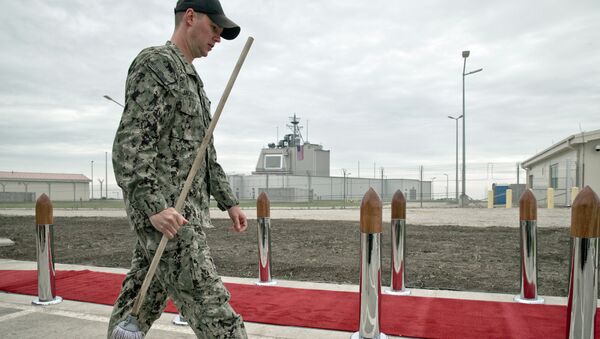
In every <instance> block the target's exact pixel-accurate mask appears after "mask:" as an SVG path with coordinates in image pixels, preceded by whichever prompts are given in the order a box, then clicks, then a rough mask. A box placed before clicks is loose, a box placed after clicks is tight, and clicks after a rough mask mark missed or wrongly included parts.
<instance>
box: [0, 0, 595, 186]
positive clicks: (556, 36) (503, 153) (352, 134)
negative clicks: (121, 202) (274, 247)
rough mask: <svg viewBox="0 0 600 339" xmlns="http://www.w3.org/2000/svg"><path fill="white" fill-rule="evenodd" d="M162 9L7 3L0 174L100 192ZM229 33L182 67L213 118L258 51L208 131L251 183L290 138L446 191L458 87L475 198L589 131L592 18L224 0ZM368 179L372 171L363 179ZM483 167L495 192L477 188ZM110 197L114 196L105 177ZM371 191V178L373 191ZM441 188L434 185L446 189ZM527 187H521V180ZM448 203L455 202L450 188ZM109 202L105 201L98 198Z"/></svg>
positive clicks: (450, 5) (349, 164) (363, 170)
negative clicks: (67, 179)
mask: <svg viewBox="0 0 600 339" xmlns="http://www.w3.org/2000/svg"><path fill="white" fill-rule="evenodd" d="M174 4H175V1H165V0H155V1H116V0H114V1H113V0H103V1H95V2H90V1H83V0H81V1H75V0H72V1H58V0H57V1H35V0H30V1H17V0H9V1H3V2H2V4H1V5H0V6H1V8H2V10H1V11H0V28H1V29H0V44H1V45H2V46H3V48H2V53H1V54H0V76H1V80H2V81H0V115H1V119H0V131H1V132H0V170H8V171H10V170H14V171H31V172H63V173H83V174H85V175H87V176H90V162H91V161H92V160H93V161H94V163H95V164H96V165H95V171H94V179H97V178H104V154H105V152H107V151H108V152H110V149H111V145H112V139H113V137H114V132H115V130H116V127H117V124H118V122H119V119H120V113H121V108H120V107H119V106H117V105H116V104H114V103H112V102H109V101H107V100H105V99H104V98H103V97H102V96H103V95H105V94H107V95H110V96H112V97H113V98H114V99H115V100H117V101H119V102H123V101H124V98H123V91H124V82H125V77H126V73H127V69H128V67H129V64H130V62H131V60H132V59H133V58H134V57H135V56H136V54H137V53H138V52H139V51H140V50H141V49H143V48H145V47H148V46H152V45H160V44H164V43H165V41H166V40H168V39H169V38H170V36H171V33H172V29H173V14H172V11H173V7H174ZM222 4H223V7H224V9H225V11H226V13H227V15H228V16H229V17H230V18H232V19H233V20H234V21H236V22H237V23H238V24H240V26H241V27H242V33H241V34H240V37H239V38H238V39H236V40H234V41H231V42H230V41H223V42H222V43H221V44H220V45H218V46H217V48H215V50H213V51H212V52H211V54H210V55H209V57H208V58H206V59H204V58H203V59H198V60H196V61H195V62H194V64H195V66H196V68H197V70H198V72H199V73H200V75H201V77H202V79H203V81H204V83H205V86H206V89H207V92H208V95H209V97H210V98H211V100H212V102H213V110H214V109H215V108H216V106H217V103H218V101H219V98H220V96H221V93H222V91H223V89H224V87H225V84H226V82H227V79H228V77H229V75H230V73H231V70H232V69H233V66H234V64H235V62H236V60H237V57H238V55H239V53H240V51H241V48H242V46H243V45H244V43H245V40H246V38H247V37H248V36H253V37H254V38H255V43H254V45H253V47H252V49H251V51H250V54H249V56H248V59H247V61H246V63H245V65H244V66H243V68H242V71H241V73H240V76H239V77H238V81H237V82H236V84H235V86H234V88H233V92H232V94H231V96H230V98H229V101H228V103H227V105H226V106H225V111H224V112H223V115H222V117H221V120H220V121H219V126H218V127H217V129H216V132H215V133H216V135H215V142H216V147H217V150H218V153H219V159H220V162H221V164H222V165H223V167H224V168H225V170H226V171H227V172H229V173H248V174H249V173H250V172H251V171H253V170H254V169H255V166H256V162H257V160H258V155H259V152H260V149H261V148H262V147H265V146H266V145H267V143H269V142H275V139H276V137H277V128H278V129H279V137H280V138H281V137H282V135H283V134H284V133H287V128H286V127H285V125H286V123H288V118H289V117H290V116H291V115H293V114H294V113H296V114H297V115H298V116H300V118H301V119H302V120H301V121H302V124H303V125H304V126H305V129H304V130H303V133H304V137H305V139H306V137H307V135H306V134H307V133H306V132H307V130H306V125H307V124H306V122H307V120H308V139H309V141H310V142H313V143H321V144H323V146H324V147H325V149H329V150H331V167H332V169H331V174H332V175H335V176H339V175H341V169H342V168H346V169H349V170H350V171H351V172H352V176H357V175H358V174H359V169H358V163H359V162H360V176H361V177H364V176H371V177H372V176H373V172H374V170H373V167H374V166H375V167H376V168H377V171H379V168H380V167H384V172H385V175H386V176H388V177H395V178H417V175H418V171H417V169H418V166H419V165H421V164H422V165H424V166H425V172H426V174H425V178H426V179H427V180H429V179H430V178H431V177H436V178H437V179H436V186H435V189H436V191H438V192H439V191H442V190H445V176H444V175H443V173H447V174H448V175H449V177H450V180H453V179H454V164H455V163H454V159H455V123H454V121H452V120H450V119H448V118H447V116H448V115H454V116H457V115H460V114H461V110H462V96H461V93H462V76H461V72H462V66H463V59H462V57H461V51H463V50H470V51H471V56H470V57H469V58H468V59H467V71H471V70H475V69H477V68H483V71H482V72H479V73H476V74H473V75H469V76H467V77H466V115H467V120H466V123H467V130H466V132H467V162H468V163H467V169H468V177H469V186H468V190H470V191H471V192H469V194H470V195H472V196H476V197H480V196H483V192H484V189H485V186H486V185H487V184H489V183H491V182H515V181H516V162H519V161H523V160H525V159H527V158H529V157H531V156H532V155H534V154H535V153H536V152H537V151H541V150H543V149H545V148H547V147H549V146H550V145H551V144H552V143H553V142H557V141H559V140H561V139H563V138H565V137H567V136H568V135H571V134H574V133H578V132H580V126H581V129H582V130H586V131H589V130H594V129H598V128H600V119H599V117H600V68H599V67H598V64H599V62H600V48H599V46H598V42H599V41H600V2H598V1H592V0H589V1H569V2H568V1H548V0H543V1H542V0H534V1H525V2H524V1H516V0H509V1H495V2H475V1H451V2H448V1H420V2H418V4H417V2H407V1H378V0H375V1H356V0H339V1H332V0H328V1H322V0H321V1H316V0H314V1H293V2H292V1H281V0H262V1H242V0H236V1H231V0H222ZM374 164H375V165H374ZM491 168H493V175H492V173H490V172H491V171H492V170H491ZM108 172H109V182H110V184H111V185H114V178H113V176H112V168H111V167H110V163H109V168H108ZM378 175H379V174H378ZM442 178H444V179H443V180H442ZM523 178H524V176H522V178H521V180H523ZM450 187H451V188H450V189H451V191H452V188H453V185H452V184H451V185H450ZM111 188H112V187H111Z"/></svg>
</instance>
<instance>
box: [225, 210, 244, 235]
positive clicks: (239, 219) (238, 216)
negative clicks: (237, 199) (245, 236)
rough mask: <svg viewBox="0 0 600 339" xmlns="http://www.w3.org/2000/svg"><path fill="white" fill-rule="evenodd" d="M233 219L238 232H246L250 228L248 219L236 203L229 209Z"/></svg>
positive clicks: (234, 227)
mask: <svg viewBox="0 0 600 339" xmlns="http://www.w3.org/2000/svg"><path fill="white" fill-rule="evenodd" d="M227 213H228V214H229V217H230V218H231V221H233V230H234V231H236V232H244V231H246V229H247V228H248V219H247V218H246V214H244V212H243V211H242V209H241V208H240V206H238V205H236V206H233V207H231V208H230V209H228V210H227Z"/></svg>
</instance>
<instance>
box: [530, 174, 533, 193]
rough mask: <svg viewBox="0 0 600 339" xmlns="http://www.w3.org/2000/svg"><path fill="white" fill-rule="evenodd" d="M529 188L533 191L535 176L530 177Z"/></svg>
mask: <svg viewBox="0 0 600 339" xmlns="http://www.w3.org/2000/svg"><path fill="white" fill-rule="evenodd" d="M529 188H531V189H533V174H530V175H529Z"/></svg>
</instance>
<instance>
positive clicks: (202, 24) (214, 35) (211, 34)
mask: <svg viewBox="0 0 600 339" xmlns="http://www.w3.org/2000/svg"><path fill="white" fill-rule="evenodd" d="M194 16H195V17H194V19H193V21H192V25H191V26H190V35H189V37H190V40H189V44H190V50H191V52H192V55H193V57H194V58H200V57H205V56H207V55H208V52H210V51H211V50H212V49H213V47H215V45H216V44H217V43H219V42H221V32H223V29H222V28H221V27H219V26H217V25H216V24H215V23H214V22H212V20H210V18H209V17H208V15H204V14H201V13H194Z"/></svg>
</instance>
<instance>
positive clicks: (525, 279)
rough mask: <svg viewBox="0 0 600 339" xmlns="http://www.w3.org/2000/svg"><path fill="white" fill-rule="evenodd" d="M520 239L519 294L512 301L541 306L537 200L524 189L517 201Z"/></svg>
mask: <svg viewBox="0 0 600 339" xmlns="http://www.w3.org/2000/svg"><path fill="white" fill-rule="evenodd" d="M519 222H520V235H521V236H520V239H521V294H520V295H517V296H515V298H514V300H515V301H517V302H520V303H524V304H543V303H544V299H543V298H540V297H538V295H537V200H536V199H535V196H534V195H533V192H532V191H531V189H526V190H525V192H523V195H521V199H520V200H519Z"/></svg>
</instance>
